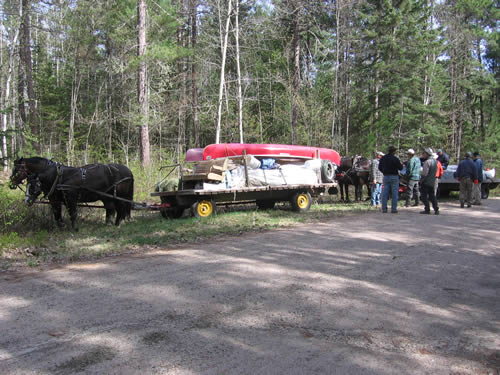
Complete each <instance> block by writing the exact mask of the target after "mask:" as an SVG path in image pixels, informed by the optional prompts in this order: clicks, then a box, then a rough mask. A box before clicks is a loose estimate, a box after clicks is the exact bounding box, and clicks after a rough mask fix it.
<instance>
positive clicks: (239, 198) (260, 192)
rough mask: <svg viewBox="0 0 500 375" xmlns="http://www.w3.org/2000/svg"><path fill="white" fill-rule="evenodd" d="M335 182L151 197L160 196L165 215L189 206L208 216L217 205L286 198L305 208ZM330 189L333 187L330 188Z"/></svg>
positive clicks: (267, 204) (263, 204)
mask: <svg viewBox="0 0 500 375" xmlns="http://www.w3.org/2000/svg"><path fill="white" fill-rule="evenodd" d="M336 188H337V183H336V182H333V183H321V184H315V185H279V186H258V187H243V188H239V189H224V190H214V191H210V190H201V189H185V190H178V191H165V192H154V193H151V196H152V197H160V199H161V203H162V204H161V207H162V208H160V212H161V214H162V216H163V217H165V218H179V217H181V216H182V214H183V212H184V210H185V209H188V208H189V209H191V212H192V214H193V215H194V216H196V217H209V216H211V215H212V214H213V213H214V212H215V209H216V207H217V206H218V205H231V204H241V203H253V202H255V203H256V204H257V207H259V208H260V209H271V208H273V207H274V205H275V203H276V202H290V203H291V205H292V208H293V210H295V211H299V212H300V211H307V210H309V208H310V207H311V203H312V198H313V197H318V196H320V195H322V194H324V193H326V192H328V191H335V190H336ZM331 189H333V190H331Z"/></svg>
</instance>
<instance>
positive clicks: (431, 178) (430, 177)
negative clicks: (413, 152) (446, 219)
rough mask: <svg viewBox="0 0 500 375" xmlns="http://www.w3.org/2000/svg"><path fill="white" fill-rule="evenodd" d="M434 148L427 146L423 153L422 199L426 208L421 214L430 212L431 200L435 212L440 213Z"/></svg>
mask: <svg viewBox="0 0 500 375" xmlns="http://www.w3.org/2000/svg"><path fill="white" fill-rule="evenodd" d="M433 153H434V151H432V148H426V149H425V151H424V152H423V153H422V159H423V160H424V165H423V169H422V178H421V179H420V187H421V189H422V201H423V202H424V210H423V211H422V212H420V213H421V214H430V213H431V210H430V207H429V201H430V203H432V208H433V209H434V214H435V215H439V207H438V203H437V199H436V194H435V190H434V185H435V182H436V171H437V160H436V159H434V158H433V157H432V154H433Z"/></svg>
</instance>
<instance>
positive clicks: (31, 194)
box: [24, 174, 43, 206]
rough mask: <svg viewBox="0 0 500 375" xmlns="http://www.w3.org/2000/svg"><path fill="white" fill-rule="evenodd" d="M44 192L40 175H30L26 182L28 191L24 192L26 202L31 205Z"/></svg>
mask: <svg viewBox="0 0 500 375" xmlns="http://www.w3.org/2000/svg"><path fill="white" fill-rule="evenodd" d="M42 192H43V190H42V183H41V182H40V178H39V177H38V175H36V174H32V175H29V176H28V179H27V183H26V192H25V193H24V203H26V204H27V205H28V206H31V205H32V204H33V203H34V202H35V201H36V200H37V198H38V196H39V195H40V194H42Z"/></svg>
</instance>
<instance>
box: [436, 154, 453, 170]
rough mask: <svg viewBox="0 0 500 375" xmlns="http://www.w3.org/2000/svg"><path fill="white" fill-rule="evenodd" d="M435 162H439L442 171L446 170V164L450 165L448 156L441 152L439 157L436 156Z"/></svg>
mask: <svg viewBox="0 0 500 375" xmlns="http://www.w3.org/2000/svg"><path fill="white" fill-rule="evenodd" d="M437 160H439V161H440V162H441V164H442V165H443V169H446V168H448V164H450V155H448V154H447V153H446V152H444V151H443V152H441V155H439V156H438V158H437Z"/></svg>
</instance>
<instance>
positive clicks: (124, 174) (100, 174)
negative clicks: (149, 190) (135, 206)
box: [10, 157, 134, 230]
mask: <svg viewBox="0 0 500 375" xmlns="http://www.w3.org/2000/svg"><path fill="white" fill-rule="evenodd" d="M25 179H27V181H28V186H27V190H26V201H27V202H28V203H29V202H33V201H34V200H35V199H36V198H37V197H38V196H39V195H40V194H41V193H42V192H43V193H44V195H45V198H47V199H48V200H49V202H50V205H51V206H52V212H53V214H54V218H55V219H56V222H57V224H58V225H59V226H60V227H61V226H63V221H62V212H61V208H62V205H63V204H64V205H65V206H66V208H67V209H68V212H69V214H70V217H71V225H72V227H73V229H75V230H78V228H77V225H76V219H77V207H78V203H79V202H95V201H98V200H100V201H102V202H103V204H104V207H105V208H106V222H107V223H110V222H111V221H112V220H113V217H114V216H115V213H116V220H115V225H120V222H121V221H122V220H123V219H125V218H127V217H130V211H131V208H132V199H133V196H134V176H133V175H132V172H131V171H130V169H128V168H127V167H126V166H124V165H120V164H91V165H85V166H83V167H68V166H64V165H62V164H60V163H56V162H54V161H52V160H48V159H44V158H40V157H33V158H21V159H18V160H16V161H15V162H14V170H13V171H12V175H11V177H10V188H11V189H15V188H16V187H18V185H19V184H21V183H23V181H24V180H25Z"/></svg>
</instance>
